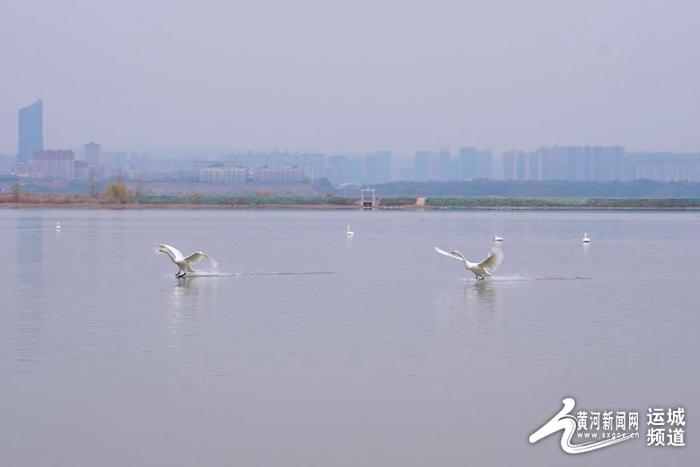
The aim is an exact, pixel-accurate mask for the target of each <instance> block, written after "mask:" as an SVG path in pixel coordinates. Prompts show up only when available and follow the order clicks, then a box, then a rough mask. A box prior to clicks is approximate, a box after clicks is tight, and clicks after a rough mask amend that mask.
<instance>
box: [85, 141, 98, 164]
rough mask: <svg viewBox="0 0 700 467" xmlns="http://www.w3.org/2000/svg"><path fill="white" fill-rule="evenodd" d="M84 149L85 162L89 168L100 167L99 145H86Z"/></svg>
mask: <svg viewBox="0 0 700 467" xmlns="http://www.w3.org/2000/svg"><path fill="white" fill-rule="evenodd" d="M84 148H85V162H87V164H88V165H89V166H91V167H97V166H99V165H102V157H101V156H100V145H99V144H97V143H88V144H86V145H85V146H84Z"/></svg>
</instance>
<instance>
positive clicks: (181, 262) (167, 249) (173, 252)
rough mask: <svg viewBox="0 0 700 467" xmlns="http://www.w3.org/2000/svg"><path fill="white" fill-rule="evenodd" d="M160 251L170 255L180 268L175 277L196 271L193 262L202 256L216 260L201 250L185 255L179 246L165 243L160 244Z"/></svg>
mask: <svg viewBox="0 0 700 467" xmlns="http://www.w3.org/2000/svg"><path fill="white" fill-rule="evenodd" d="M158 251H160V252H161V253H165V254H166V255H168V256H169V257H170V259H171V260H172V261H173V263H175V264H176V265H177V267H178V268H179V269H180V270H179V271H178V272H177V274H175V277H184V276H185V275H186V274H187V273H188V272H194V269H192V264H194V263H196V262H197V261H199V260H200V259H202V258H208V259H209V260H210V261H212V262H214V260H213V259H212V258H211V257H210V256H209V255H207V254H206V253H202V252H201V251H195V252H194V253H191V254H190V255H188V256H184V255H183V254H182V253H181V252H180V250H178V249H177V248H175V247H173V246H170V245H165V244H161V245H158Z"/></svg>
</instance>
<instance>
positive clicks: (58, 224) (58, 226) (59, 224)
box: [56, 222, 63, 230]
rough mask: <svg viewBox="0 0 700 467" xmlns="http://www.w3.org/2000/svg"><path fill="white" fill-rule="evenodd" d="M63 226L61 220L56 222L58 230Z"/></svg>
mask: <svg viewBox="0 0 700 467" xmlns="http://www.w3.org/2000/svg"><path fill="white" fill-rule="evenodd" d="M62 228H63V227H61V223H60V222H56V230H61V229H62Z"/></svg>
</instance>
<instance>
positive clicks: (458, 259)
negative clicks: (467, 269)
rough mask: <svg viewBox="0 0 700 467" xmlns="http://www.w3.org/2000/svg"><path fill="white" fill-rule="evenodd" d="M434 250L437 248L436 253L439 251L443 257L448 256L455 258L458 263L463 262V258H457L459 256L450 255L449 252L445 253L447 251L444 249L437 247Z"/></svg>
mask: <svg viewBox="0 0 700 467" xmlns="http://www.w3.org/2000/svg"><path fill="white" fill-rule="evenodd" d="M433 248H435V251H437V252H438V253H440V254H441V255H443V256H448V257H450V258H454V259H456V260H457V261H460V262H461V261H462V258H460V257H459V256H457V255H454V254H452V253H449V252H447V251H445V250H443V249H441V248H438V247H436V246H434V247H433Z"/></svg>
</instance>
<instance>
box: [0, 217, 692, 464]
mask: <svg viewBox="0 0 700 467" xmlns="http://www.w3.org/2000/svg"><path fill="white" fill-rule="evenodd" d="M56 221H61V223H62V225H63V230H62V231H60V232H56V231H55V229H54V225H55V223H56ZM346 224H351V225H352V228H353V230H354V231H355V237H354V238H351V239H348V238H346V236H345V226H346ZM584 231H588V232H589V233H590V235H591V237H592V239H593V242H592V244H591V245H589V246H587V247H586V246H584V245H582V244H581V243H580V238H581V236H582V234H583V232H584ZM495 233H498V234H499V235H502V236H503V237H505V242H504V243H503V250H504V253H505V261H504V262H503V265H502V266H501V269H500V270H499V277H498V278H496V279H495V280H491V281H485V282H483V283H476V282H474V281H473V279H472V278H471V277H470V273H468V272H467V271H465V270H464V268H463V267H462V266H461V265H460V264H459V263H458V262H456V261H454V260H451V259H450V258H445V257H442V256H439V255H437V254H436V253H435V252H434V251H433V249H432V248H433V246H440V247H442V248H444V249H453V248H458V249H460V250H461V251H462V252H463V253H464V254H465V256H467V257H468V258H470V259H474V260H476V259H481V258H482V257H483V256H484V255H485V253H486V252H487V251H488V249H489V248H490V245H491V241H490V239H491V237H492V236H493V235H494V234H495ZM699 233H700V216H699V215H698V214H694V213H537V212H523V213H518V212H505V213H494V212H484V213H481V212H479V213H473V212H463V213H462V212H460V213H458V212H430V213H428V212H425V213H420V212H418V213H408V212H406V213H400V212H373V213H368V212H310V211H305V212H297V211H295V212H279V211H277V212H275V211H269V212H255V211H250V212H248V211H245V212H244V211H128V212H118V211H80V210H69V211H62V210H0V244H2V246H3V248H2V251H3V255H2V257H1V258H0V264H1V265H2V271H3V276H2V279H0V291H1V292H2V307H1V311H0V382H1V384H0V415H1V418H0V459H2V461H0V463H1V465H7V466H15V467H20V466H32V467H33V466H61V467H62V466H66V467H68V466H109V467H111V466H114V467H117V466H118V467H123V466H144V467H145V466H149V467H152V466H194V465H198V466H231V465H247V466H324V467H326V466H353V467H356V466H390V465H395V466H402V467H405V466H472V465H494V466H496V465H532V466H535V465H537V466H550V465H551V466H561V465H577V466H588V465H595V466H600V465H640V466H641V465H644V466H647V465H648V466H657V465H697V452H698V447H699V446H700V437H699V436H697V435H696V434H697V433H700V428H696V424H695V420H700V401H699V400H698V394H700V369H699V365H698V363H697V360H698V355H699V351H700V343H699V340H698V339H699V337H700V319H699V318H698V313H699V312H700V311H699V307H698V299H699V298H700V271H699V270H698V268H699V265H700V242H698V234H699ZM159 243H169V244H172V245H175V246H176V247H178V248H180V249H181V250H183V252H185V253H186V254H187V253H189V252H190V251H193V250H197V249H201V250H203V251H206V252H208V253H210V254H211V255H212V256H214V257H215V258H216V259H217V260H218V262H219V264H220V266H219V269H220V271H221V272H224V273H247V272H320V271H328V272H333V273H334V274H331V275H245V276H221V277H194V278H189V279H182V280H178V279H175V278H174V277H173V275H174V273H175V272H176V268H175V267H174V265H173V264H172V263H170V262H169V260H168V258H167V257H165V256H164V255H162V254H156V253H155V252H154V248H155V247H156V246H157V245H158V244H159ZM576 277H584V278H589V279H574V278H576ZM567 395H569V396H574V397H575V398H576V401H577V409H578V408H579V407H580V408H591V409H596V408H599V409H606V408H614V409H625V408H627V409H637V410H639V411H640V412H645V411H646V408H647V407H650V406H654V405H659V406H664V407H670V406H675V405H683V406H685V407H686V409H687V411H688V427H687V428H688V435H687V443H688V447H686V448H684V449H670V448H665V449H658V448H657V449H652V448H647V447H646V446H645V443H644V440H643V439H639V440H633V441H628V442H626V443H623V444H621V445H617V446H614V447H610V448H606V449H604V450H601V451H598V452H594V453H590V454H585V455H580V456H567V455H565V454H564V453H562V451H561V449H560V448H559V445H558V443H559V435H558V434H557V435H555V436H552V437H550V438H547V439H545V440H543V441H541V442H539V443H538V444H535V445H530V444H528V442H527V437H528V436H529V435H530V434H531V433H532V432H533V431H534V430H535V429H537V428H538V427H539V426H540V425H541V424H542V423H543V422H544V421H546V420H547V419H548V418H550V417H551V416H552V415H553V414H554V413H555V412H556V411H558V410H559V408H560V407H561V399H562V397H564V396H567ZM641 419H642V422H644V416H643V413H642V417H641ZM640 425H643V424H642V423H640ZM697 426H698V427H700V425H697ZM642 428H643V430H642V433H643V434H644V433H645V427H644V426H642ZM642 437H643V436H642Z"/></svg>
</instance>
